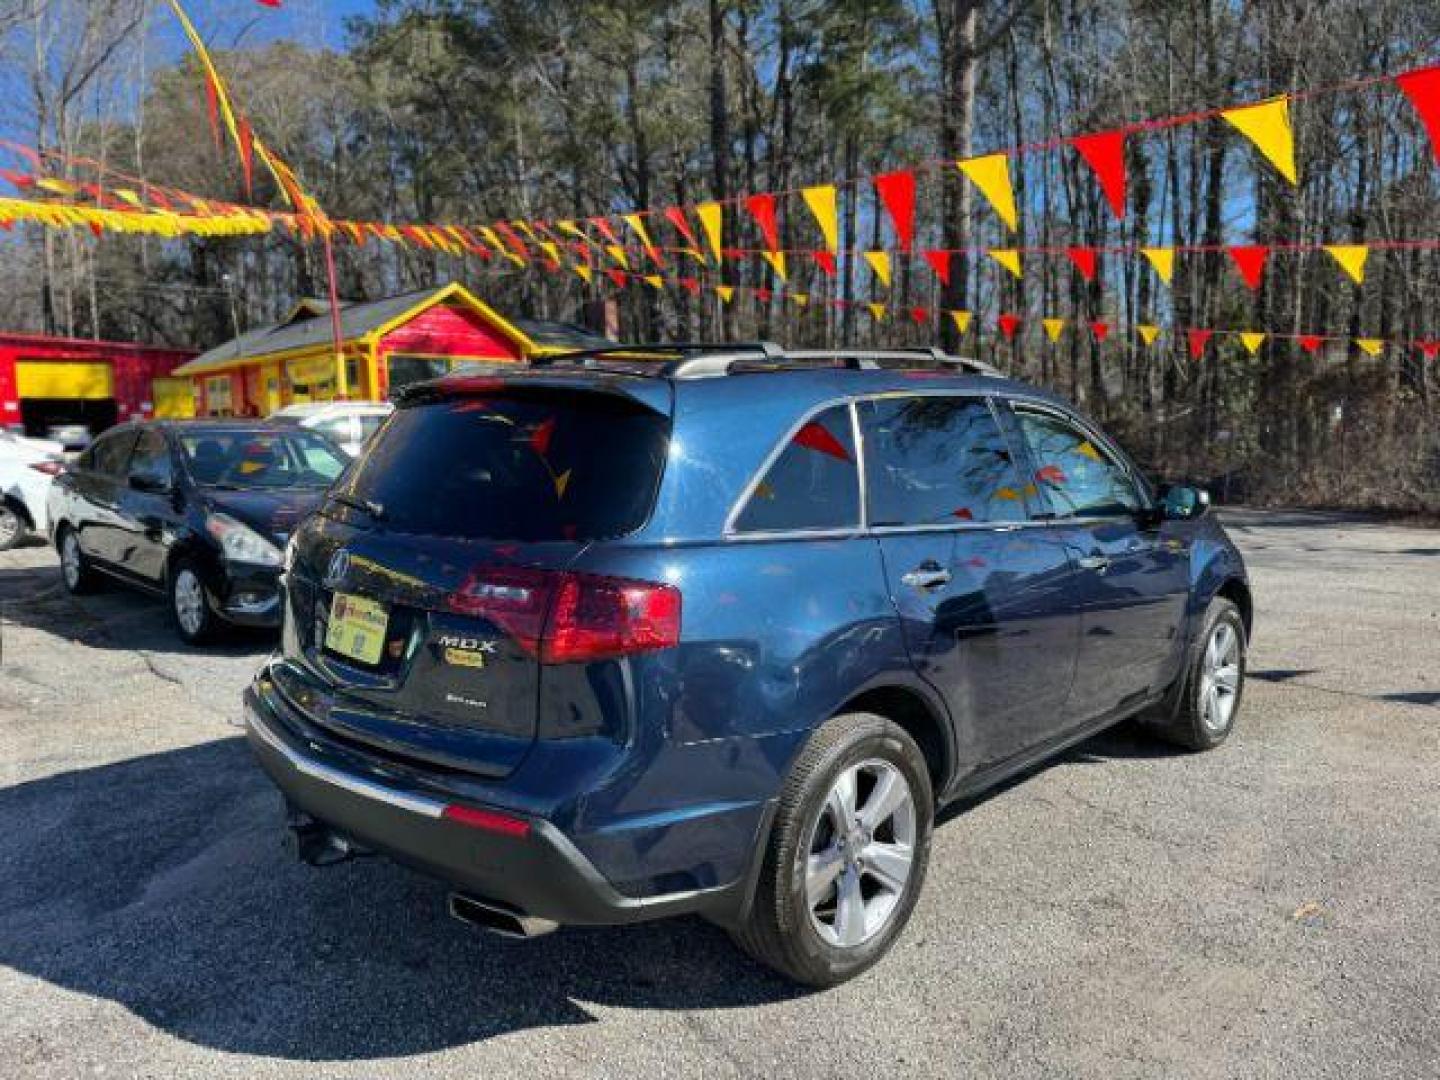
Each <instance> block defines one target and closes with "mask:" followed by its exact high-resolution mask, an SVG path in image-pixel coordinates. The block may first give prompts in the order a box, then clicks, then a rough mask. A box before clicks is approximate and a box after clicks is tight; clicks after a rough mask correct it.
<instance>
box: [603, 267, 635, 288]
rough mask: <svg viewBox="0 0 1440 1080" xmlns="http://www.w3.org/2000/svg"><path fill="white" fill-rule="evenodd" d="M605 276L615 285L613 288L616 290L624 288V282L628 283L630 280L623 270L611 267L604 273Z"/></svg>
mask: <svg viewBox="0 0 1440 1080" xmlns="http://www.w3.org/2000/svg"><path fill="white" fill-rule="evenodd" d="M605 275H606V276H607V277H608V278H609V279H610V280H611V281H613V282H614V283H615V287H616V288H617V289H623V288H624V287H625V282H626V281H628V280H629V278H630V275H628V274H627V273H625V271H624V270H617V269H616V268H615V267H613V266H612V267H611V268H610V269H609V270H606V271H605Z"/></svg>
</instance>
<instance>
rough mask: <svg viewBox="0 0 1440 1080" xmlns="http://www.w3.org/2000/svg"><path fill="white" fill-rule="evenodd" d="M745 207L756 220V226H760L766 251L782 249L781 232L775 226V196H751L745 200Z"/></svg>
mask: <svg viewBox="0 0 1440 1080" xmlns="http://www.w3.org/2000/svg"><path fill="white" fill-rule="evenodd" d="M745 206H746V209H748V210H749V211H750V213H751V215H752V216H753V217H754V218H755V224H757V225H759V226H760V236H761V237H762V238H763V239H764V241H765V248H766V250H768V251H775V250H777V249H778V248H779V247H780V230H779V229H778V228H776V226H775V196H774V195H751V196H750V197H749V198H748V199H746V200H745Z"/></svg>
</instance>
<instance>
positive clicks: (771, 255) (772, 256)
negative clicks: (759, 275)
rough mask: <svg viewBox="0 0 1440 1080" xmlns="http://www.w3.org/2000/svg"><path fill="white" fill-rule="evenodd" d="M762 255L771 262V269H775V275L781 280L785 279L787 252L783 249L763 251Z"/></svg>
mask: <svg viewBox="0 0 1440 1080" xmlns="http://www.w3.org/2000/svg"><path fill="white" fill-rule="evenodd" d="M760 257H761V258H762V259H764V260H765V261H766V262H767V263H769V264H770V269H771V270H773V271H775V276H776V277H778V278H779V279H780V280H781V281H784V280H785V253H784V252H783V251H762V252H761V253H760Z"/></svg>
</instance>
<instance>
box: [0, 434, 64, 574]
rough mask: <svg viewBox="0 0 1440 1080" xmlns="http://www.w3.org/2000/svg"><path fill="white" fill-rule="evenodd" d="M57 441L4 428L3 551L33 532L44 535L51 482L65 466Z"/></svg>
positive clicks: (0, 440)
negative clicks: (26, 435)
mask: <svg viewBox="0 0 1440 1080" xmlns="http://www.w3.org/2000/svg"><path fill="white" fill-rule="evenodd" d="M63 452H64V447H62V446H61V445H60V444H59V443H57V442H50V441H49V440H47V439H28V438H26V437H25V436H23V435H17V434H15V432H13V431H5V430H3V429H0V551H9V550H10V549H11V548H13V547H15V546H16V545H17V544H19V543H21V542H22V541H23V540H24V539H25V538H26V537H27V536H29V535H30V534H31V533H32V532H33V533H39V534H41V535H44V533H45V529H46V526H47V523H48V520H49V519H48V517H47V515H46V511H45V503H46V500H47V499H48V498H49V496H50V485H51V483H52V482H53V481H54V479H55V477H56V475H58V474H59V473H60V472H62V471H63V470H64V468H65V465H64V463H63V462H62V461H61V460H60V455H61V454H62V453H63Z"/></svg>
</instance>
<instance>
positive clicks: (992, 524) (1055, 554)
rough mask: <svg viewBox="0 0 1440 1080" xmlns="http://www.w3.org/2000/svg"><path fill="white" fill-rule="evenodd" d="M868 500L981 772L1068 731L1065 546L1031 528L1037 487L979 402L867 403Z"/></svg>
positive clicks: (907, 608) (895, 580)
mask: <svg viewBox="0 0 1440 1080" xmlns="http://www.w3.org/2000/svg"><path fill="white" fill-rule="evenodd" d="M859 415H860V428H861V432H862V435H863V439H864V461H865V477H866V505H867V513H868V519H869V523H870V526H871V529H872V531H873V533H874V534H875V535H876V537H877V538H878V542H879V545H880V550H881V553H882V555H883V558H884V564H885V573H886V577H887V580H888V582H889V588H890V595H891V597H892V598H893V599H894V602H895V606H896V608H897V609H898V610H899V613H900V618H901V622H902V625H903V628H904V633H905V638H906V644H907V647H908V648H909V650H910V654H911V657H912V660H913V662H914V663H915V665H916V667H917V669H918V670H919V672H920V674H921V675H922V676H924V677H925V678H926V679H927V680H928V681H929V682H930V683H931V684H932V685H933V686H934V687H935V688H936V689H937V690H938V691H939V692H940V693H941V694H943V695H944V697H945V699H946V701H947V702H948V704H949V706H950V710H951V713H952V715H953V716H955V717H956V719H957V733H958V736H959V737H960V739H961V740H962V747H961V755H962V762H963V763H964V764H965V765H967V766H970V767H973V768H983V767H984V766H986V765H991V764H995V763H998V762H1001V761H1004V760H1006V759H1009V758H1011V757H1014V756H1015V755H1017V754H1019V753H1021V752H1023V751H1024V750H1025V749H1027V748H1028V747H1031V746H1034V745H1036V744H1038V743H1041V742H1043V741H1045V739H1046V738H1048V737H1050V736H1052V735H1054V734H1055V733H1056V732H1057V731H1058V730H1059V726H1060V720H1061V710H1062V707H1063V705H1064V703H1065V700H1066V697H1067V696H1068V694H1069V690H1070V681H1071V677H1072V674H1073V671H1074V666H1075V651H1076V644H1077V634H1078V627H1079V620H1078V617H1077V615H1076V612H1075V609H1074V604H1073V600H1072V598H1071V597H1070V596H1069V594H1068V592H1067V584H1068V581H1069V576H1070V573H1071V566H1070V561H1069V557H1068V555H1067V552H1066V549H1065V546H1064V544H1063V542H1061V541H1060V539H1059V538H1058V537H1056V536H1054V535H1052V534H1051V532H1050V531H1049V530H1048V529H1047V528H1044V527H1032V526H1031V524H1030V522H1029V520H1028V514H1027V503H1026V492H1025V490H1024V485H1023V483H1022V480H1021V477H1020V474H1019V472H1018V471H1017V470H1016V468H1015V463H1014V461H1013V459H1012V450H1011V447H1010V444H1009V443H1008V442H1007V440H1006V438H1005V437H1004V436H1003V434H1002V432H1001V429H1000V426H999V424H998V422H997V419H996V416H995V415H994V413H993V412H992V410H991V407H990V404H989V402H988V401H987V400H986V399H985V398H984V397H982V396H978V395H977V396H934V395H923V396H921V395H914V396H908V395H907V396H888V397H884V398H879V399H876V400H871V401H864V402H861V403H860V405H859Z"/></svg>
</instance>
